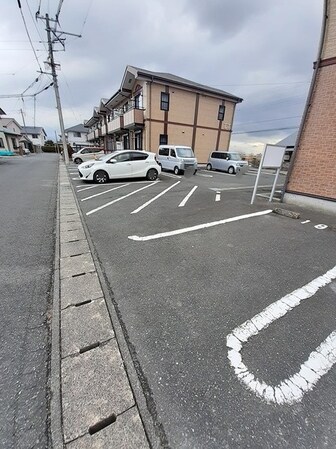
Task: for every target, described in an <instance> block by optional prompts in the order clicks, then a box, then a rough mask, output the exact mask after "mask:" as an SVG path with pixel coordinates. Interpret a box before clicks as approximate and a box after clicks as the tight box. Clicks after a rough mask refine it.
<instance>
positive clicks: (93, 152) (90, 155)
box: [71, 147, 105, 164]
mask: <svg viewBox="0 0 336 449" xmlns="http://www.w3.org/2000/svg"><path fill="white" fill-rule="evenodd" d="M104 154H105V153H104V148H100V147H84V148H82V149H81V150H78V151H77V152H76V153H73V155H72V156H71V158H72V160H73V161H74V163H75V164H81V163H82V162H85V161H90V160H92V159H96V158H99V157H101V156H103V155H104Z"/></svg>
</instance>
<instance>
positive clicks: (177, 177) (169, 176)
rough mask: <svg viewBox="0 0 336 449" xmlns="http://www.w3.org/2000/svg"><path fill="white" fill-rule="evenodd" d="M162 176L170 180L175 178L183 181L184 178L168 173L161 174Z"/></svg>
mask: <svg viewBox="0 0 336 449" xmlns="http://www.w3.org/2000/svg"><path fill="white" fill-rule="evenodd" d="M161 175H163V176H168V178H175V179H181V178H182V176H177V175H175V174H173V173H166V172H163V171H162V172H161Z"/></svg>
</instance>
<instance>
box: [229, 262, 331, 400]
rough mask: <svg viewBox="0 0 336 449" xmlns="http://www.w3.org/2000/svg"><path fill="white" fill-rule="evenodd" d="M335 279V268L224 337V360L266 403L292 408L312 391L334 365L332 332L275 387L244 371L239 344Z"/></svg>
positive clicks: (245, 368) (273, 304)
mask: <svg viewBox="0 0 336 449" xmlns="http://www.w3.org/2000/svg"><path fill="white" fill-rule="evenodd" d="M335 278H336V266H335V267H334V268H332V269H331V270H329V271H327V273H325V274H324V275H322V276H319V277H318V278H316V279H314V280H313V281H311V282H309V283H308V284H306V285H304V286H303V287H301V288H298V289H297V290H294V291H293V292H292V293H289V294H288V295H286V296H284V297H283V298H281V299H279V300H278V301H275V302H273V303H272V304H271V305H269V306H268V307H266V308H265V309H264V310H263V311H262V312H260V313H258V314H257V315H255V316H254V317H253V318H251V319H250V320H247V321H245V323H243V324H241V325H240V326H238V327H236V328H235V329H234V330H233V331H232V332H231V333H230V334H229V335H228V336H227V337H226V344H227V346H228V348H229V351H228V359H229V361H230V364H231V366H232V367H233V369H234V371H235V374H236V375H237V377H238V379H239V380H240V381H241V382H242V383H244V384H245V385H246V386H247V388H248V389H249V390H251V391H253V393H255V394H256V395H257V396H259V397H260V398H262V399H264V400H265V401H266V402H268V403H272V402H273V403H274V402H275V403H277V404H294V403H295V402H300V401H301V399H302V397H303V395H304V394H305V393H307V392H308V391H310V390H312V389H313V388H314V386H315V385H316V383H317V382H318V380H319V379H320V378H321V377H322V376H323V375H324V374H326V373H327V372H328V371H329V370H330V369H331V367H332V366H333V365H334V363H335V362H336V331H334V332H332V333H331V334H330V335H329V336H328V337H327V338H326V339H325V340H324V341H323V342H322V343H321V344H320V345H319V346H318V347H317V348H316V349H315V351H313V352H312V353H311V354H310V355H309V357H308V360H307V361H306V362H304V363H303V364H302V365H301V367H300V370H299V372H298V373H295V374H294V375H293V376H291V377H289V378H288V379H285V380H283V381H282V382H280V383H279V384H278V385H275V386H274V385H268V384H266V383H265V382H263V381H260V380H259V379H258V378H256V377H255V376H254V374H252V373H250V372H249V371H248V369H247V366H246V365H245V364H244V363H243V359H242V355H241V353H240V351H241V349H242V347H243V343H246V342H247V341H248V340H249V339H250V338H251V337H252V336H253V335H257V334H258V333H259V332H260V331H261V330H263V329H265V328H266V327H268V326H269V325H270V324H271V323H273V322H274V321H276V320H278V319H279V318H281V317H283V316H284V315H286V313H287V312H289V311H290V310H292V309H294V307H297V306H298V305H299V304H300V303H301V302H302V301H303V300H305V299H308V298H310V297H312V296H313V295H315V294H316V292H317V291H318V290H319V289H320V288H321V287H324V286H325V285H328V284H329V283H330V282H332V281H333V280H334V279H335Z"/></svg>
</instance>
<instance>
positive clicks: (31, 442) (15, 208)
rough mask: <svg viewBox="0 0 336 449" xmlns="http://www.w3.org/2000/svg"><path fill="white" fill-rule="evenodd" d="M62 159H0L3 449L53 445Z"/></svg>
mask: <svg viewBox="0 0 336 449" xmlns="http://www.w3.org/2000/svg"><path fill="white" fill-rule="evenodd" d="M57 174H58V157H57V156H56V155H36V156H35V155H34V156H30V157H26V158H23V157H15V158H14V157H12V158H6V159H1V160H0V190H1V198H0V203H1V204H0V210H1V213H0V230H1V231H0V237H1V251H0V297H1V305H0V310H1V348H0V365H1V379H0V408H1V426H0V446H1V447H3V448H6V449H19V448H22V449H26V448H28V447H34V448H41V449H45V448H46V447H48V441H49V437H48V432H49V418H48V413H49V411H48V388H47V386H48V382H49V380H48V379H49V331H48V310H49V307H50V304H51V282H52V277H53V262H54V238H55V236H54V231H55V229H54V228H55V219H56V195H57Z"/></svg>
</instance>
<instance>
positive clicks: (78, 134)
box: [74, 132, 82, 137]
mask: <svg viewBox="0 0 336 449" xmlns="http://www.w3.org/2000/svg"><path fill="white" fill-rule="evenodd" d="M74 137H82V135H81V133H78V132H74Z"/></svg>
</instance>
